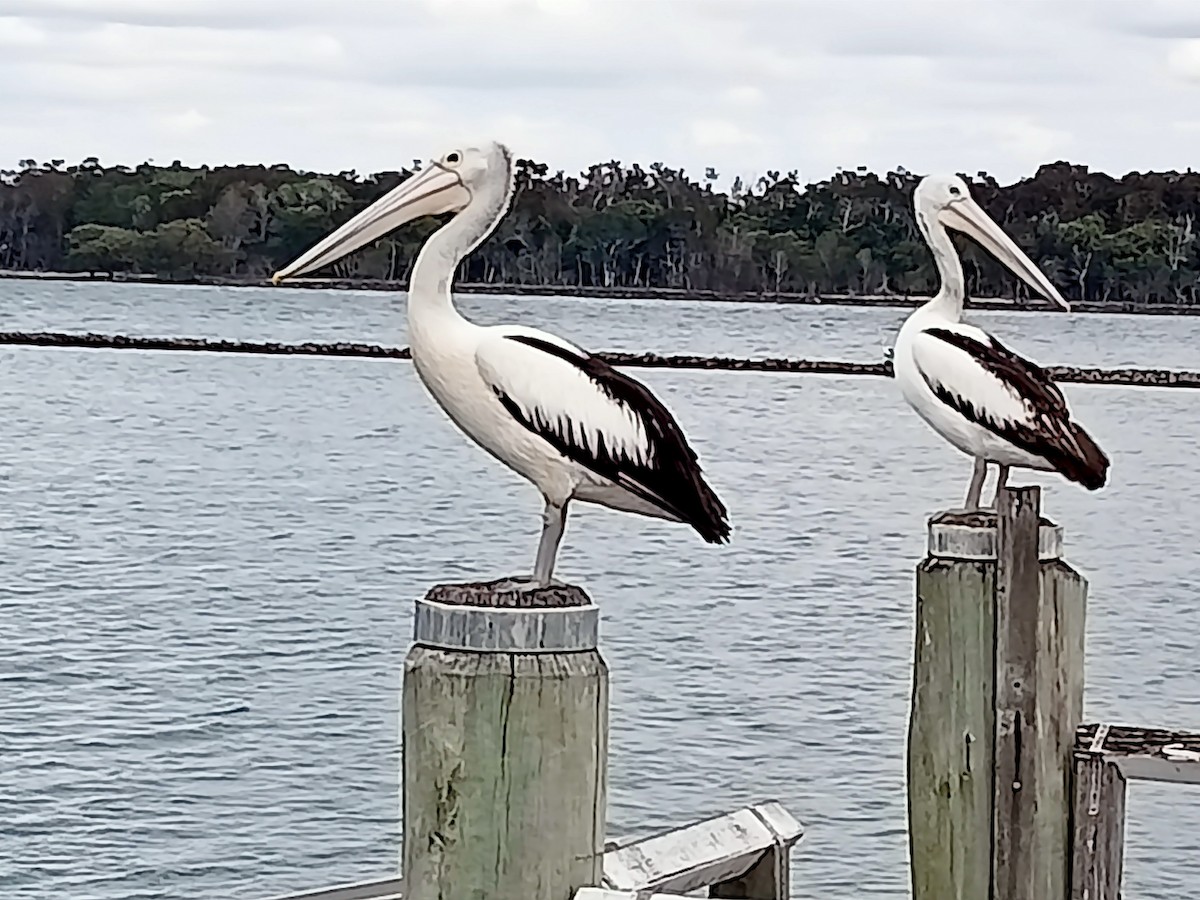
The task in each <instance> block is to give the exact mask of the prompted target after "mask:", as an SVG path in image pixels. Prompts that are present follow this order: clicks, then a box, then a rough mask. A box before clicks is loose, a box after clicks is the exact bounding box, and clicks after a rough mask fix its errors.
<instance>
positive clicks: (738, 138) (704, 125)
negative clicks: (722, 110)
mask: <svg viewBox="0 0 1200 900" xmlns="http://www.w3.org/2000/svg"><path fill="white" fill-rule="evenodd" d="M691 131H692V140H694V141H695V142H696V143H697V144H698V145H699V146H701V147H740V146H742V145H744V144H757V143H758V141H759V139H758V137H756V136H755V135H753V134H751V133H750V132H748V131H746V130H745V129H744V128H742V127H741V126H739V125H735V124H734V123H733V122H730V121H728V120H726V119H701V120H699V121H697V122H693V123H692V128H691Z"/></svg>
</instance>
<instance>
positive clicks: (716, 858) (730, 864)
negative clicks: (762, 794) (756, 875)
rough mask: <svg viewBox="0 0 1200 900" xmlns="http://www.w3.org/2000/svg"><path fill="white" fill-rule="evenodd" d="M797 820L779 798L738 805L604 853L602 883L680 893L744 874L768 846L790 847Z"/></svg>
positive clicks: (618, 887) (795, 838)
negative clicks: (771, 800) (737, 807)
mask: <svg viewBox="0 0 1200 900" xmlns="http://www.w3.org/2000/svg"><path fill="white" fill-rule="evenodd" d="M803 834H804V828H803V826H802V825H801V824H800V823H799V822H798V821H797V820H796V819H795V818H794V817H792V816H791V815H790V814H789V813H788V812H787V810H785V809H784V808H783V807H782V806H781V805H780V804H779V803H776V802H770V803H763V804H759V805H757V806H750V807H746V808H744V809H739V810H736V811H734V812H731V813H727V814H726V815H723V816H717V817H715V818H712V819H707V820H705V821H702V822H697V823H696V824H694V825H687V826H685V827H683V828H677V829H675V830H673V831H668V832H666V833H664V834H659V835H655V836H654V837H650V838H646V839H645V840H641V841H638V842H636V843H633V844H628V845H626V846H624V847H617V848H615V849H613V850H610V851H608V852H607V853H605V854H604V883H603V884H604V887H606V888H611V889H616V890H624V891H648V890H652V891H674V892H676V893H680V894H686V893H689V892H691V891H694V890H697V889H699V888H702V887H709V886H711V885H714V884H718V883H720V882H723V881H729V880H731V879H734V878H737V877H739V876H741V875H744V874H745V873H746V872H747V871H749V869H750V868H751V867H752V866H753V865H754V864H755V863H756V862H757V861H758V860H759V859H760V858H761V857H762V855H763V854H764V853H765V852H766V851H767V850H768V849H770V848H772V847H782V848H790V847H791V846H792V845H793V844H795V843H796V842H797V841H798V840H800V838H801V837H802V836H803Z"/></svg>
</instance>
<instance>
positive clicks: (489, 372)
mask: <svg viewBox="0 0 1200 900" xmlns="http://www.w3.org/2000/svg"><path fill="white" fill-rule="evenodd" d="M512 191H513V159H512V155H511V154H510V153H509V151H508V150H507V148H505V147H504V146H503V145H501V144H498V143H489V144H486V145H484V146H483V147H480V148H470V149H466V150H462V151H453V152H451V153H447V154H446V155H445V156H443V157H442V158H441V159H440V160H438V161H436V162H434V163H432V164H431V165H430V167H429V168H427V169H426V170H424V171H423V172H421V173H420V174H418V175H415V176H413V177H412V178H410V179H409V180H408V181H406V182H404V183H403V184H401V185H400V186H399V187H398V188H396V189H395V190H394V191H392V192H391V193H389V194H387V195H386V196H384V197H382V198H380V199H379V200H378V201H376V202H375V203H374V204H373V205H372V206H370V207H368V208H367V209H366V210H365V211H363V212H362V213H360V214H359V215H358V216H356V217H355V218H353V219H352V220H351V221H350V222H348V223H346V224H345V225H343V226H342V227H341V228H339V229H338V230H337V231H335V232H334V233H333V234H331V235H330V236H329V237H327V238H325V239H324V240H322V241H320V242H319V243H318V244H317V245H316V246H314V247H313V248H312V249H311V250H309V251H308V252H307V253H305V254H304V255H303V256H301V257H300V259H298V260H297V261H296V262H294V263H292V264H291V265H290V266H288V267H287V268H286V269H284V270H283V271H281V272H280V273H279V274H278V275H277V276H276V280H278V279H280V278H284V277H288V276H291V275H298V274H302V273H304V272H309V271H312V270H314V269H317V268H320V267H321V266H324V265H328V264H329V263H332V262H334V261H335V260H337V259H340V258H341V257H343V256H345V255H346V254H348V253H351V252H353V251H354V250H356V249H358V248H359V247H361V246H363V245H364V244H366V243H368V242H369V241H372V240H375V239H376V238H379V237H381V236H382V235H384V234H387V233H388V232H390V231H392V230H394V229H395V228H398V227H399V226H401V225H403V224H404V223H406V222H409V221H412V220H413V219H415V218H418V217H420V216H425V215H438V214H442V213H447V212H453V213H455V214H456V215H455V216H454V217H453V218H452V219H451V220H450V221H449V222H448V223H447V224H446V225H444V226H443V227H442V228H441V229H439V230H438V231H437V232H435V233H434V234H433V236H432V237H430V238H429V240H428V241H427V242H426V243H425V245H424V247H422V249H421V252H420V254H419V256H418V257H417V261H416V264H415V265H414V266H413V271H412V276H411V278H410V281H409V291H408V328H409V345H410V348H411V351H412V359H413V364H414V367H415V368H416V371H417V374H418V376H419V377H420V378H421V381H422V383H423V384H424V385H425V387H426V388H427V389H428V390H429V392H430V394H432V395H433V398H434V400H436V401H437V403H438V404H439V405H440V406H441V407H442V409H443V410H444V411H445V412H446V414H447V415H448V416H449V417H450V419H451V420H452V421H453V422H454V423H455V424H456V425H457V426H458V427H459V428H460V429H461V430H462V431H463V433H464V434H466V435H467V437H469V438H471V440H473V441H474V442H475V443H476V444H478V445H479V446H480V447H482V448H483V449H485V450H486V451H487V452H489V453H490V454H492V455H493V456H494V457H496V458H497V459H499V460H500V461H502V462H503V463H504V464H505V465H507V466H509V467H510V468H512V469H513V470H514V471H516V472H517V473H519V474H520V475H522V476H524V477H525V478H527V479H528V480H529V481H531V482H532V483H533V484H534V485H535V486H536V487H537V488H538V490H539V491H540V492H541V493H542V496H543V498H544V500H545V509H544V512H543V517H542V536H541V541H540V543H539V545H538V552H537V559H536V562H535V564H534V572H533V578H532V580H531V584H532V585H533V586H534V587H540V586H544V585H546V584H549V583H550V581H551V578H552V576H553V570H554V563H555V559H556V557H557V553H558V546H559V543H560V542H561V540H562V536H563V532H564V530H565V528H566V517H567V506H568V504H569V503H570V501H572V500H580V501H584V502H591V503H597V504H600V505H603V506H607V507H610V508H612V509H618V510H623V511H627V512H634V513H640V514H642V515H646V516H652V517H655V518H660V519H667V520H670V521H676V522H684V523H686V524H688V525H690V526H691V527H692V528H694V529H695V530H696V532H697V533H699V534H700V536H701V537H702V538H704V540H706V541H709V542H710V543H721V542H724V541H726V540H727V539H728V537H729V524H728V520H727V514H726V510H725V507H724V505H723V504H722V503H721V501H720V500H719V499H718V497H717V495H716V493H715V492H714V491H713V490H712V488H711V487H709V485H708V484H707V482H706V481H705V479H704V476H703V473H702V472H701V470H700V465H699V462H698V461H697V457H696V454H695V452H694V451H693V450H692V449H691V447H690V446H689V445H688V443H687V440H686V438H685V437H684V436H683V432H682V430H681V429H680V428H679V425H678V423H677V422H676V421H675V419H674V418H673V417H672V416H671V414H670V413H669V412H668V411H667V409H666V408H665V407H664V406H663V404H662V403H661V402H660V401H659V400H658V399H657V398H656V397H655V396H654V395H653V394H652V393H651V392H650V390H649V389H647V388H646V387H645V386H644V385H642V384H640V383H639V382H637V381H635V380H634V379H632V378H630V377H628V376H626V375H623V374H621V373H620V372H617V371H616V370H615V369H613V368H612V367H611V366H608V365H606V364H605V363H603V362H601V361H600V360H598V359H596V358H595V357H594V356H592V355H591V354H589V353H587V352H586V351H584V350H582V349H580V348H579V347H576V346H574V345H573V344H570V343H568V342H566V341H564V340H562V339H561V338H559V337H556V336H555V335H552V334H547V333H546V332H543V331H538V330H536V329H532V328H523V327H520V326H509V325H501V326H491V327H483V326H479V325H475V324H474V323H472V322H468V321H467V320H466V319H464V318H463V317H462V316H461V315H460V314H459V313H458V311H457V310H456V309H455V308H454V304H453V302H452V299H451V295H450V281H451V278H452V276H453V273H454V272H455V270H456V269H457V267H458V264H459V262H460V261H461V260H462V259H463V257H465V256H466V255H467V254H468V253H470V252H471V250H472V249H474V248H475V247H476V246H478V245H479V244H480V243H481V242H482V241H483V240H484V239H485V238H486V237H487V235H489V234H490V233H491V232H492V230H493V229H494V228H495V227H496V225H497V224H498V222H499V221H500V219H501V218H503V216H504V215H505V213H506V212H507V210H508V206H509V203H510V202H511V199H512Z"/></svg>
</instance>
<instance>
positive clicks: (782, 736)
mask: <svg viewBox="0 0 1200 900" xmlns="http://www.w3.org/2000/svg"><path fill="white" fill-rule="evenodd" d="M460 302H461V306H462V307H463V309H464V310H465V311H466V312H467V313H468V314H469V315H471V316H473V317H474V318H476V319H477V320H480V321H505V320H509V321H524V322H528V323H533V324H538V325H543V326H545V327H548V328H551V329H553V330H555V331H557V332H558V333H560V334H562V335H564V336H566V337H569V338H572V339H574V340H576V341H577V342H579V343H582V344H584V345H585V346H589V347H591V348H593V349H597V350H599V349H629V350H656V351H660V352H671V351H695V352H713V353H723V354H747V355H750V354H756V355H763V354H767V355H790V356H811V357H825V358H852V359H860V360H877V359H879V358H880V357H881V355H882V352H883V349H884V347H885V346H887V345H888V343H889V342H890V339H891V336H892V335H893V334H894V331H895V329H896V327H897V326H898V325H899V323H900V321H901V320H902V318H903V316H904V311H903V310H898V309H862V310H859V309H852V308H842V307H835V308H815V307H808V306H765V305H764V306H759V305H733V304H693V303H661V302H660V303H649V302H647V303H640V302H617V301H612V302H610V301H595V300H588V301H581V300H558V299H533V298H529V299H516V298H499V297H463V298H461V301H460ZM0 311H2V312H3V316H4V323H5V324H4V328H5V329H6V330H8V329H42V328H48V329H58V330H72V331H81V330H91V331H110V332H123V333H131V334H153V335H188V336H196V337H241V338H257V339H268V340H307V339H355V340H370V341H381V342H394V343H403V342H404V316H403V310H402V307H401V302H400V300H399V299H398V298H396V297H390V296H388V295H386V294H378V293H367V292H361V293H358V292H354V293H350V292H321V291H299V290H274V291H267V290H256V289H240V290H233V289H224V290H218V289H207V288H167V287H142V286H121V285H92V284H68V283H62V284H28V283H23V282H14V281H0ZM974 319H975V321H978V322H980V323H983V324H985V325H987V326H989V327H991V328H993V329H994V330H995V331H996V332H997V334H998V335H1000V336H1001V337H1002V338H1007V339H1008V341H1009V342H1010V343H1011V344H1013V345H1015V346H1016V347H1018V348H1020V349H1022V350H1025V351H1027V352H1029V353H1031V354H1032V355H1033V356H1035V358H1037V359H1039V360H1040V361H1042V362H1044V363H1076V364H1100V365H1125V364H1130V365H1154V366H1175V367H1183V366H1189V367H1192V368H1195V367H1196V366H1197V363H1198V361H1200V350H1198V349H1197V347H1200V319H1195V318H1186V319H1177V318H1158V317H1135V316H1123V317H1118V316H1112V317H1109V316H1090V315H1075V316H1065V315H1036V314H988V313H977V314H975V316H974ZM0 367H2V369H0V371H2V377H0V422H3V431H2V432H0V447H2V448H3V453H0V501H2V504H3V505H2V507H0V541H3V553H2V554H0V576H2V577H0V896H3V897H4V898H5V900H52V898H53V900H59V898H62V897H71V898H72V900H150V898H164V900H165V898H176V897H185V896H186V897H188V898H191V900H227V898H229V897H230V896H234V895H235V893H236V895H237V896H246V897H251V898H253V897H256V896H259V895H262V896H267V895H270V894H273V893H280V892H284V891H289V890H298V889H301V888H306V887H317V886H320V885H323V884H332V883H336V882H340V881H348V880H355V879H359V878H365V877H370V876H375V875H382V874H386V873H387V872H389V871H391V870H392V869H394V868H395V866H396V859H397V855H398V840H397V835H398V824H397V791H398V786H397V771H398V758H397V748H396V732H397V685H398V679H399V674H398V673H399V670H400V667H401V661H402V659H403V656H404V653H405V651H406V649H407V641H408V635H409V629H410V620H409V616H410V610H411V601H412V599H413V598H414V597H416V596H418V595H420V594H422V593H423V592H424V590H425V589H426V587H427V586H428V585H429V584H430V583H431V582H435V581H442V580H453V579H465V578H475V577H484V576H493V575H499V574H504V573H511V572H513V571H514V570H516V569H518V568H524V567H525V566H526V565H528V564H529V561H531V558H532V554H533V549H534V546H535V542H536V536H537V532H538V528H539V515H538V513H539V504H538V500H537V497H536V494H535V493H534V492H533V489H532V488H530V487H529V486H527V485H526V484H525V483H524V482H522V481H520V480H519V479H518V478H517V477H516V476H515V475H512V474H510V473H508V472H507V470H505V469H503V468H501V467H500V466H499V464H497V463H494V462H492V461H491V460H490V458H488V457H486V456H485V455H484V454H483V453H481V452H480V451H479V450H478V449H476V448H475V447H473V446H471V445H469V444H468V443H466V442H465V441H464V440H463V439H462V438H461V437H460V436H459V435H458V433H457V432H456V431H455V430H454V429H453V427H452V426H451V425H450V424H448V422H447V421H446V420H444V419H443V418H442V416H441V415H440V413H439V412H438V411H437V410H436V409H435V408H434V407H433V406H432V404H431V402H430V401H429V400H428V398H427V397H426V396H425V394H424V392H423V390H422V389H421V387H420V385H419V384H418V383H417V381H416V379H415V376H414V373H413V371H412V369H411V366H410V365H409V364H408V363H404V362H389V361H370V360H362V361H359V360H330V359H310V358H265V357H248V356H223V355H216V354H179V353H132V352H114V351H95V352H92V351H63V350H45V349H36V348H12V347H8V348H0ZM636 374H637V375H638V377H639V378H642V379H643V380H645V381H646V382H647V383H648V384H649V385H650V386H651V387H652V388H654V389H655V390H656V391H657V392H659V394H660V395H661V396H662V397H663V398H664V400H666V402H667V403H668V404H669V405H670V406H671V407H672V408H673V409H674V410H675V411H676V413H677V415H678V417H679V418H680V420H681V421H682V423H683V425H684V427H685V429H686V430H687V431H688V433H689V435H690V436H691V437H692V439H693V441H694V443H695V444H696V446H697V447H698V448H699V451H700V453H701V456H702V460H703V462H704V464H705V466H706V468H707V470H708V471H709V473H710V474H711V478H712V481H713V483H714V485H715V486H716V487H717V489H718V490H719V491H720V492H721V494H722V495H723V496H724V497H725V499H726V501H727V503H728V505H729V506H730V508H731V511H732V516H733V519H734V524H735V528H736V533H735V541H734V543H733V544H731V545H730V546H728V547H722V548H714V547H710V546H708V545H705V544H703V543H702V542H700V541H699V540H698V539H696V538H695V537H694V535H693V534H692V533H691V532H689V531H687V530H686V529H684V528H682V527H678V526H671V525H668V524H664V523H656V522H648V521H644V520H635V519H633V518H632V517H626V516H621V515H618V514H615V513H611V512H607V511H603V510H594V509H586V508H581V509H578V510H577V511H576V512H575V513H574V514H573V517H572V523H571V528H570V530H569V532H568V536H567V542H566V544H565V546H564V549H563V552H562V555H561V560H560V573H561V574H562V575H563V577H566V578H569V579H571V580H574V581H578V582H581V583H583V584H584V585H586V586H587V588H588V589H589V591H590V592H591V593H592V594H593V596H594V597H595V598H596V599H597V600H598V601H599V602H600V604H601V606H602V609H603V613H604V625H603V630H604V650H605V653H606V656H607V658H608V660H609V663H610V665H611V667H612V672H613V690H612V760H611V764H612V771H611V779H610V780H611V805H610V822H611V828H610V831H611V832H612V833H613V834H614V835H619V836H629V835H634V834H640V833H644V832H646V831H648V830H652V829H658V828H663V827H668V826H671V825H675V824H680V823H683V822H686V821H688V820H690V819H692V818H695V817H699V816H707V815H711V814H715V813H718V812H722V811H724V810H726V809H729V808H732V807H735V806H738V805H740V804H744V803H747V802H753V801H755V800H759V799H763V798H769V797H777V798H778V799H780V800H781V801H783V802H784V803H785V805H787V807H788V808H789V809H790V810H791V811H792V812H794V813H795V814H796V815H797V816H798V817H800V818H801V819H802V820H803V821H804V822H805V824H806V826H807V827H808V829H809V834H808V837H807V838H806V839H805V841H804V843H803V844H802V845H801V847H800V848H799V849H798V850H797V852H796V854H795V857H794V859H795V863H796V866H795V870H796V871H795V888H796V892H795V896H797V897H802V898H809V900H831V898H832V900H851V898H860V897H869V898H897V900H898V898H904V897H906V896H907V894H908V886H907V863H906V854H907V850H906V839H905V794H904V741H905V729H906V716H907V704H908V692H909V666H910V659H911V643H912V605H913V604H912V569H913V566H914V565H915V563H916V562H917V561H918V559H919V558H920V556H921V555H922V553H923V549H924V546H923V534H924V521H925V518H926V516H927V515H928V514H929V513H930V512H931V511H933V510H935V509H937V508H939V507H942V506H947V505H952V504H954V503H957V502H959V500H960V498H961V494H962V492H963V490H964V488H965V485H966V481H967V478H968V475H969V466H968V465H967V463H966V461H965V460H964V459H962V458H960V457H959V456H957V455H956V454H955V453H954V452H953V451H952V450H950V449H949V448H948V447H946V446H945V445H943V444H942V443H940V441H939V439H938V438H937V437H936V436H935V435H933V434H932V433H930V432H928V431H927V430H926V429H925V427H924V426H923V425H922V424H921V423H920V422H919V421H917V420H916V418H915V417H914V416H913V415H912V414H910V413H908V412H907V410H906V409H905V408H904V407H903V406H902V405H901V401H900V400H899V397H898V395H897V394H896V391H895V388H894V385H893V384H892V383H891V382H890V381H887V380H883V379H873V378H861V377H860V378H820V377H799V376H786V375H761V374H729V373H710V372H674V371H663V370H639V371H637V373H636ZM1065 390H1066V392H1067V394H1068V396H1069V400H1070V401H1071V403H1072V404H1073V405H1074V407H1075V408H1076V410H1077V411H1078V413H1079V415H1080V416H1081V417H1082V418H1083V419H1084V420H1085V421H1086V422H1087V423H1088V425H1089V426H1090V428H1091V429H1092V431H1093V432H1094V434H1095V435H1096V437H1097V438H1098V439H1099V440H1100V442H1101V443H1102V444H1104V445H1105V446H1106V447H1107V448H1108V449H1109V451H1110V454H1111V456H1112V457H1113V465H1114V468H1113V481H1112V483H1111V486H1110V487H1109V488H1108V489H1106V490H1105V491H1104V492H1103V493H1101V494H1099V495H1089V494H1087V493H1086V492H1084V491H1082V490H1080V489H1078V488H1076V487H1074V486H1071V485H1067V484H1065V483H1062V482H1060V481H1058V480H1056V479H1053V478H1049V477H1045V478H1042V477H1034V478H1032V479H1031V478H1025V477H1022V478H1021V479H1018V481H1029V480H1036V481H1038V482H1039V483H1042V484H1045V485H1047V486H1048V490H1047V493H1046V499H1045V502H1046V506H1047V511H1048V512H1049V514H1050V515H1052V516H1053V517H1055V518H1056V519H1058V520H1059V521H1061V522H1062V523H1064V525H1065V526H1066V528H1067V537H1068V542H1069V549H1070V557H1071V560H1072V562H1073V563H1074V564H1075V565H1076V566H1077V567H1078V568H1080V569H1081V570H1082V571H1083V572H1084V573H1085V574H1086V575H1087V577H1088V578H1089V580H1090V583H1091V599H1090V605H1089V622H1088V652H1089V656H1088V695H1087V707H1088V710H1087V715H1088V716H1089V718H1104V719H1107V720H1117V721H1125V722H1133V723H1138V724H1147V725H1178V726H1182V727H1187V726H1189V725H1190V726H1192V727H1200V654H1198V653H1197V645H1198V644H1200V615H1198V613H1200V553H1198V552H1197V549H1196V542H1197V539H1196V534H1197V532H1198V531H1200V478H1198V477H1197V475H1196V471H1195V460H1196V446H1197V444H1198V443H1200V392H1193V391H1187V390H1169V389H1123V388H1102V387H1078V386H1067V387H1066V389H1065ZM1128 842H1129V844H1128V871H1127V878H1126V891H1127V896H1129V897H1131V898H1168V897H1170V898H1176V897H1181V896H1194V895H1195V894H1196V890H1197V889H1196V883H1197V882H1196V872H1197V870H1198V869H1200V863H1198V862H1197V860H1200V791H1189V790H1187V789H1167V788H1160V787H1155V786H1146V785H1141V784H1138V785H1135V786H1134V787H1133V789H1132V792H1131V800H1130V825H1129V831H1128Z"/></svg>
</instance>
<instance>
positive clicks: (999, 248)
mask: <svg viewBox="0 0 1200 900" xmlns="http://www.w3.org/2000/svg"><path fill="white" fill-rule="evenodd" d="M938 218H939V219H940V220H941V223H942V224H943V225H945V226H946V227H947V228H953V229H954V230H955V231H961V232H962V233H963V234H965V235H967V236H968V237H970V238H971V239H972V240H974V241H976V242H977V243H979V245H980V246H981V247H983V249H985V250H987V251H988V252H989V253H991V254H992V256H994V257H996V259H998V260H999V261H1000V262H1001V263H1003V264H1004V266H1005V268H1007V269H1008V270H1009V271H1010V272H1012V273H1013V274H1014V275H1016V276H1017V277H1018V278H1020V279H1021V280H1022V281H1024V282H1025V283H1026V284H1027V285H1029V286H1030V287H1031V288H1033V289H1034V290H1035V291H1037V292H1038V293H1039V294H1041V295H1042V296H1043V297H1045V298H1046V299H1047V300H1050V301H1052V302H1054V303H1056V304H1058V305H1059V306H1061V307H1062V308H1063V309H1065V310H1066V311H1067V312H1070V311H1071V305H1070V304H1069V303H1067V301H1066V300H1064V299H1063V296H1062V294H1060V293H1059V292H1058V288H1056V287H1055V286H1054V285H1053V284H1051V283H1050V279H1049V278H1047V277H1046V275H1045V273H1044V272H1042V270H1041V269H1039V268H1038V267H1037V265H1036V264H1035V263H1034V262H1033V260H1031V259H1030V258H1029V257H1028V256H1026V255H1025V252H1024V251H1023V250H1022V249H1021V248H1020V247H1018V246H1017V245H1016V242H1015V241H1013V239H1012V238H1010V237H1009V236H1008V235H1007V234H1005V233H1004V229H1003V228H1001V227H1000V226H999V225H997V224H996V223H995V222H994V221H993V220H992V217H991V216H989V215H988V214H987V213H985V212H984V211H983V207H981V206H980V205H979V204H978V203H976V202H975V201H974V200H973V199H972V198H970V197H963V198H962V199H961V200H956V201H954V202H953V203H951V204H950V205H949V206H947V207H946V208H945V209H943V210H942V212H941V214H940V215H939V216H938Z"/></svg>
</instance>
